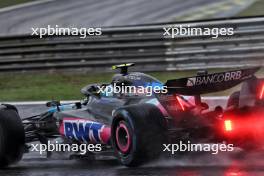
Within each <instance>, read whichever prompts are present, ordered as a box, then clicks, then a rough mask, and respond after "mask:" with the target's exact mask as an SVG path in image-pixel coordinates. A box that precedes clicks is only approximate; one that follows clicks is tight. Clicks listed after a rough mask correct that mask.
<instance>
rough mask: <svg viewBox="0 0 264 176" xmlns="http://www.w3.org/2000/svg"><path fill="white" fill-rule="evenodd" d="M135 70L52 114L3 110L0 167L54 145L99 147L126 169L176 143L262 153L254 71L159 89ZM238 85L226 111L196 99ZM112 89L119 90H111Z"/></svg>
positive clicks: (259, 87) (261, 85) (263, 85)
mask: <svg viewBox="0 0 264 176" xmlns="http://www.w3.org/2000/svg"><path fill="white" fill-rule="evenodd" d="M133 65H134V64H122V65H118V66H114V69H120V70H121V72H120V73H118V74H115V75H114V76H113V78H112V80H111V82H110V83H107V84H90V85H88V86H86V87H84V88H83V89H82V90H81V92H82V93H83V94H84V96H85V98H84V100H82V101H80V102H74V103H70V104H61V103H60V102H57V101H51V102H48V103H47V106H48V107H49V110H48V111H47V112H44V113H42V114H40V115H36V116H32V117H28V118H24V119H22V120H21V118H20V117H19V114H18V111H17V109H16V107H14V106H12V105H8V104H2V105H1V109H0V165H1V166H2V167H4V166H8V165H10V164H12V163H14V162H16V161H19V160H20V159H21V157H22V155H23V153H24V152H25V151H27V150H26V149H27V148H28V146H29V145H28V144H29V143H31V142H34V141H39V142H40V143H43V144H46V143H47V141H48V140H49V139H53V138H60V139H62V140H64V141H67V142H71V143H74V144H78V145H81V144H83V143H88V144H89V143H93V144H101V145H102V146H105V147H104V150H111V151H113V154H114V155H115V156H116V157H117V159H118V160H119V161H120V162H121V163H122V164H123V165H126V166H137V165H140V164H142V163H144V162H147V161H149V160H152V159H154V158H156V157H158V156H159V155H160V153H161V151H162V145H163V144H167V143H175V142H177V141H180V140H182V141H196V142H205V141H206V142H209V143H222V142H223V143H233V144H234V145H236V146H237V147H241V148H244V149H259V148H261V147H262V140H261V139H263V134H264V133H263V129H264V123H263V117H262V116H263V114H264V112H263V103H264V101H263V98H264V80H262V79H258V78H257V77H256V76H255V75H254V74H255V72H256V71H257V70H258V69H259V68H246V69H240V70H234V71H226V72H221V73H213V74H208V73H207V72H206V71H200V72H198V73H197V75H196V76H193V77H187V78H181V79H174V80H168V81H167V82H166V83H165V84H163V83H162V82H160V81H159V80H157V79H156V78H154V77H152V76H150V75H147V74H144V73H140V72H131V73H130V72H128V68H129V67H130V66H133ZM240 83H242V85H241V90H240V91H238V92H234V93H233V94H232V95H231V96H230V97H229V99H228V102H227V107H221V106H217V107H215V108H213V109H212V108H210V107H209V106H208V104H206V103H205V102H203V101H202V99H201V95H202V94H205V93H211V92H217V91H223V90H226V89H229V88H231V87H234V86H236V85H238V84H240ZM114 86H119V91H109V90H115V89H113V87H114ZM126 86H130V88H131V87H134V89H133V91H131V90H132V89H130V91H129V92H126V91H120V89H121V90H123V89H122V88H124V87H126ZM157 87H158V88H160V89H159V90H160V91H157V90H158V88H157ZM139 88H140V90H139ZM152 88H153V89H152ZM148 90H151V92H149V91H148ZM131 92H133V93H131ZM147 93H152V94H147ZM89 154H91V155H92V154H94V153H92V152H89Z"/></svg>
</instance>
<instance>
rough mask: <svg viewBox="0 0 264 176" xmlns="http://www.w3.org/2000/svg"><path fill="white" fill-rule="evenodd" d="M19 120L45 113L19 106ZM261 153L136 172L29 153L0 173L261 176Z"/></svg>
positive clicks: (204, 156)
mask: <svg viewBox="0 0 264 176" xmlns="http://www.w3.org/2000/svg"><path fill="white" fill-rule="evenodd" d="M18 108H19V110H20V112H21V114H20V115H21V116H22V117H25V115H26V114H30V113H31V114H35V113H38V112H41V111H42V110H44V109H45V106H43V105H38V106H33V107H31V108H28V106H18ZM263 158H264V153H260V152H259V153H244V152H241V151H239V150H236V151H235V152H229V153H219V154H217V155H212V154H210V153H192V154H186V155H181V156H172V157H171V158H166V159H164V158H163V159H162V158H161V159H160V160H158V161H154V162H152V163H149V164H146V165H144V166H141V167H139V168H126V167H124V166H121V165H119V164H118V162H117V161H116V160H115V159H114V158H112V157H99V158H97V160H88V159H82V160H70V159H69V157H68V154H61V153H54V154H53V156H52V158H51V159H46V158H45V156H41V155H39V154H38V153H36V152H35V153H29V154H26V155H25V156H24V159H23V160H22V161H21V162H19V163H17V164H16V165H14V166H11V167H10V168H7V169H4V170H0V176H75V175H76V176H97V175H103V176H113V175H120V176H123V175H129V176H134V175H141V176H143V175H144V176H152V175H154V176H155V175H157V176H158V175H166V176H263V175H264V160H263Z"/></svg>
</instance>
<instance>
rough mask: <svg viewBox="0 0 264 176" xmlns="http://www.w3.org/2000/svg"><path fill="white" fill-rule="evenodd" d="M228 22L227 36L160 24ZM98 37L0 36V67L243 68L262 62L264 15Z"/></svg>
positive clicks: (119, 30)
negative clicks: (180, 32)
mask: <svg viewBox="0 0 264 176" xmlns="http://www.w3.org/2000/svg"><path fill="white" fill-rule="evenodd" d="M175 25H185V26H186V25H190V26H191V27H194V26H195V27H208V28H215V27H227V28H230V27H233V28H234V35H233V36H228V37H227V36H220V37H219V38H217V39H212V38H211V37H208V36H177V37H176V38H174V39H172V38H170V37H164V36H163V33H164V30H163V27H169V26H175ZM102 29H103V35H102V36H93V37H87V38H86V39H80V38H79V37H76V36H49V37H48V36H46V37H44V38H42V39H40V38H38V37H37V36H31V35H29V34H28V35H16V36H2V37H0V72H7V71H40V70H68V69H71V70H72V69H73V70H79V71H101V72H102V71H105V72H107V71H110V66H111V65H113V64H118V63H124V62H135V63H137V65H138V68H137V69H141V70H142V71H171V70H188V69H200V68H223V67H224V68H226V67H244V66H256V65H258V66H259V65H263V64H264V17H252V18H236V19H218V20H214V21H213V20H209V21H196V22H195V21H193V22H184V23H164V24H149V25H138V26H123V27H108V28H102Z"/></svg>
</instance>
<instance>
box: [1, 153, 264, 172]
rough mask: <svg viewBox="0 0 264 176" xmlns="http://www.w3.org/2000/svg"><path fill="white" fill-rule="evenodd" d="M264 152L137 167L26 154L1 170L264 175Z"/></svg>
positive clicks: (189, 158)
mask: <svg viewBox="0 0 264 176" xmlns="http://www.w3.org/2000/svg"><path fill="white" fill-rule="evenodd" d="M263 156H264V154H263V153H262V154H260V153H254V154H246V155H245V154H239V153H229V154H224V153H222V154H218V155H212V154H199V155H197V154H195V155H194V154H191V155H189V156H186V155H185V156H184V157H181V158H178V159H176V158H177V157H175V159H160V160H159V161H155V162H152V163H149V164H147V165H144V166H141V167H138V168H126V167H124V166H120V165H119V164H118V163H117V161H116V160H114V159H112V160H109V159H107V160H98V161H88V160H78V161H77V160H68V159H66V158H64V159H62V158H61V159H58V158H53V159H49V160H47V159H41V158H36V156H34V158H33V159H32V158H31V159H30V158H25V159H23V160H22V161H21V162H20V163H18V164H17V165H14V166H12V167H10V168H7V169H5V170H1V171H0V175H1V176H75V175H76V176H96V175H104V176H112V175H120V176H123V175H131V176H134V175H141V176H143V175H144V176H148V175H149V176H151V175H157V176H158V175H167V176H263V175H264V167H263V166H264V162H263Z"/></svg>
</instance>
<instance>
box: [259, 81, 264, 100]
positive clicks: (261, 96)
mask: <svg viewBox="0 0 264 176" xmlns="http://www.w3.org/2000/svg"><path fill="white" fill-rule="evenodd" d="M263 95H264V84H263V85H262V88H261V91H260V94H259V99H262V98H263Z"/></svg>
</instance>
